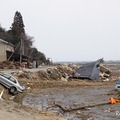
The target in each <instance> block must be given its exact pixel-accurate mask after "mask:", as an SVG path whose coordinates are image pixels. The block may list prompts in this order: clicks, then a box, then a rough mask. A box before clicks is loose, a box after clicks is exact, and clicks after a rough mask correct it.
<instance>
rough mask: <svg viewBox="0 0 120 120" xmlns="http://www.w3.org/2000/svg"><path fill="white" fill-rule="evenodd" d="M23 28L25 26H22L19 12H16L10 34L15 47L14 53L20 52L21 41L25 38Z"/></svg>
mask: <svg viewBox="0 0 120 120" xmlns="http://www.w3.org/2000/svg"><path fill="white" fill-rule="evenodd" d="M24 27H25V26H24V23H23V19H22V15H21V13H20V12H18V11H16V13H15V16H14V21H13V23H12V27H11V30H10V33H11V34H12V36H13V39H14V40H13V41H12V44H14V45H15V46H17V49H16V52H18V53H19V52H20V42H21V39H23V40H24V38H25V29H24Z"/></svg>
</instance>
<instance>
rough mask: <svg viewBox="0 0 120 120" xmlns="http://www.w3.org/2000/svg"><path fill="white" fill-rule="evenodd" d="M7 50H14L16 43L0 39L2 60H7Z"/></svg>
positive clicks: (0, 58) (0, 60)
mask: <svg viewBox="0 0 120 120" xmlns="http://www.w3.org/2000/svg"><path fill="white" fill-rule="evenodd" d="M7 51H10V52H14V45H12V44H11V43H9V42H7V41H5V40H2V39H0V62H2V61H6V60H7Z"/></svg>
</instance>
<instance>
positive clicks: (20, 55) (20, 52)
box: [20, 39, 22, 64]
mask: <svg viewBox="0 0 120 120" xmlns="http://www.w3.org/2000/svg"><path fill="white" fill-rule="evenodd" d="M21 63H22V39H21V40H20V64H21Z"/></svg>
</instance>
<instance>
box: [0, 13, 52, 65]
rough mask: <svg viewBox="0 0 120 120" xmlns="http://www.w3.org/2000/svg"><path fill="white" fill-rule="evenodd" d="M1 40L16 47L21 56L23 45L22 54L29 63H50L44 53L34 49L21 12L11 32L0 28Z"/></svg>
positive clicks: (15, 16)
mask: <svg viewBox="0 0 120 120" xmlns="http://www.w3.org/2000/svg"><path fill="white" fill-rule="evenodd" d="M0 38H1V39H3V40H5V41H7V42H9V43H11V44H13V45H14V46H15V48H14V49H15V52H16V53H18V54H20V52H21V51H20V49H21V44H22V47H23V48H24V49H23V50H22V52H23V53H22V54H24V55H25V56H27V57H28V58H29V61H31V62H32V61H37V62H38V63H39V64H41V63H45V64H46V63H47V64H48V63H49V62H50V61H49V60H48V59H46V56H45V54H44V53H42V52H40V51H38V50H37V48H35V47H33V37H31V36H29V35H27V34H26V32H25V25H24V22H23V18H22V15H21V13H20V12H18V11H16V12H15V15H14V19H13V23H12V24H11V27H10V29H9V30H6V29H5V28H3V27H2V26H0Z"/></svg>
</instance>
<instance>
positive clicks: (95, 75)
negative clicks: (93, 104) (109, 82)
mask: <svg viewBox="0 0 120 120" xmlns="http://www.w3.org/2000/svg"><path fill="white" fill-rule="evenodd" d="M102 63H103V59H99V60H97V61H95V62H90V63H86V64H83V65H82V66H81V67H79V68H78V69H77V70H76V71H75V72H74V73H73V75H72V78H80V79H90V80H98V79H99V77H100V76H101V77H109V76H110V74H111V71H110V70H109V69H108V68H106V67H105V66H103V64H102Z"/></svg>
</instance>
